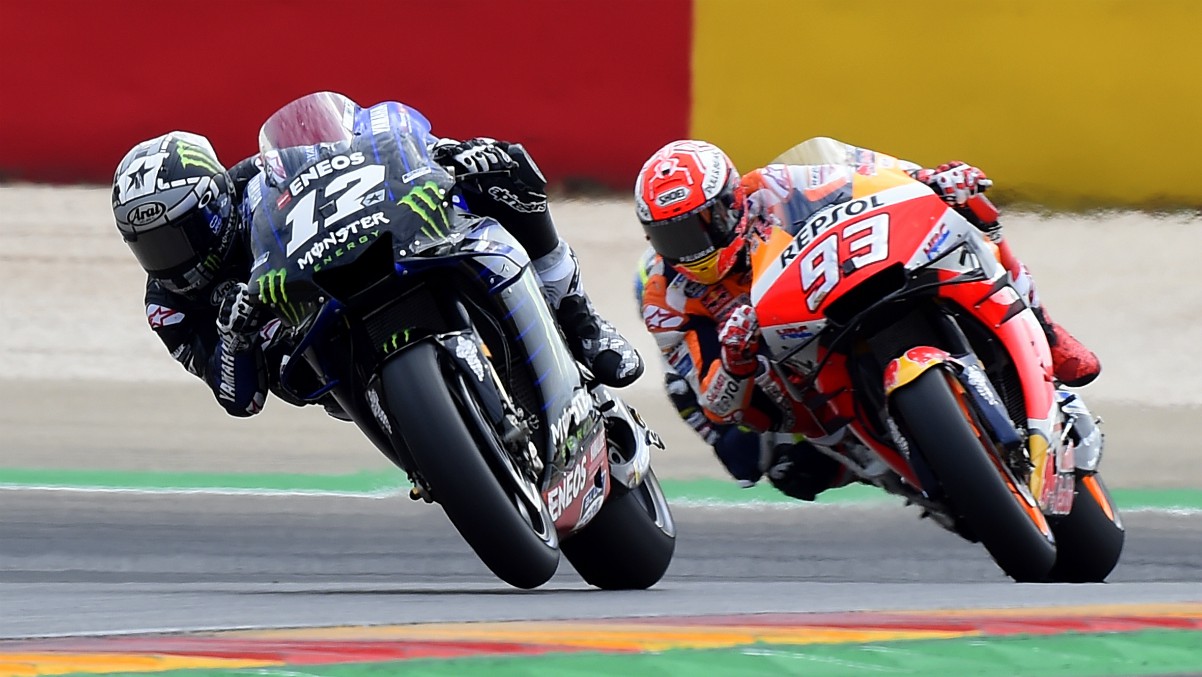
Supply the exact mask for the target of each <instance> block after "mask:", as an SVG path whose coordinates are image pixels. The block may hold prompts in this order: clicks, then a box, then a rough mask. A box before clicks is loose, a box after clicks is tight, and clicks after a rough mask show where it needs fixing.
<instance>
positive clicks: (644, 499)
mask: <svg viewBox="0 0 1202 677" xmlns="http://www.w3.org/2000/svg"><path fill="white" fill-rule="evenodd" d="M675 551H676V524H675V523H674V522H673V521H672V513H671V512H670V511H669V510H668V501H667V500H666V499H665V498H664V494H663V491H661V490H660V486H659V480H658V479H656V477H655V473H654V471H651V470H648V471H647V476H646V477H645V478H644V479H643V482H642V483H641V484H639V485H638V486H637V487H635V488H634V489H631V490H630V491H628V492H626V493H624V494H622V495H621V496H617V497H616V498H615V497H614V496H613V495H612V494H611V496H610V497H609V498H607V500H606V502H605V505H603V506H602V507H601V511H600V512H598V513H597V516H596V517H594V518H593V520H592V521H591V522H589V523H588V524H587V525H585V527H584V529H582V530H580V531H579V532H577V533H575V534H572V535H571V536H569V537H567V538H566V539H564V542H563V554H564V555H565V556H566V557H567V558H568V561H569V562H571V563H572V566H573V567H575V568H576V571H577V572H579V574H580V577H581V578H583V579H584V580H585V582H586V583H588V584H589V585H595V586H597V587H598V588H601V589H603V590H642V589H645V588H649V587H651V586H653V585H655V584H656V583H658V582H659V579H661V578H663V575H664V572H665V571H667V570H668V565H669V564H670V563H671V562H672V554H673V553H674V552H675Z"/></svg>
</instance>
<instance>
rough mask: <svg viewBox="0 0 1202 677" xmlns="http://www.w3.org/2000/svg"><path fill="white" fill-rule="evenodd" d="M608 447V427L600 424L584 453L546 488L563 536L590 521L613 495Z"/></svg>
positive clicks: (545, 495)
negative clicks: (610, 493)
mask: <svg viewBox="0 0 1202 677" xmlns="http://www.w3.org/2000/svg"><path fill="white" fill-rule="evenodd" d="M606 448H607V444H606V437H605V429H604V427H603V426H596V427H595V428H593V430H592V432H591V434H590V435H589V437H588V439H587V441H586V442H585V443H584V445H583V446H582V447H581V448H580V453H578V454H576V456H575V457H574V458H573V459H572V461H571V463H569V464H568V465H567V466H566V467H565V468H564V470H563V472H562V473H561V474H560V475H559V477H558V478H557V479H556V480H555V481H554V482H552V484H551V485H550V486H549V487H547V489H546V490H544V491H543V500H544V501H545V502H546V504H547V509H548V511H550V513H551V519H553V520H555V528H556V531H558V532H559V535H560V536H567V535H568V534H570V533H572V532H573V531H576V530H577V529H580V528H581V527H583V526H584V525H585V524H588V522H589V520H591V519H593V517H595V516H596V515H597V512H598V511H599V510H600V509H601V505H602V503H604V500H605V498H606V496H608V495H609V492H610V475H609V473H608V472H606V467H607V465H608V463H607V460H608V459H607V458H606Z"/></svg>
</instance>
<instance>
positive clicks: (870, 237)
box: [799, 214, 889, 312]
mask: <svg viewBox="0 0 1202 677" xmlns="http://www.w3.org/2000/svg"><path fill="white" fill-rule="evenodd" d="M840 243H843V244H844V245H845V246H846V250H845V251H846V254H844V256H843V257H842V259H841V258H840V256H839V249H840ZM888 256H889V215H888V214H878V215H876V216H873V217H870V218H867V219H864V220H863V221H857V222H856V223H853V224H850V225H848V226H846V227H845V228H843V230H841V231H839V232H836V233H831V234H830V235H828V236H827V237H825V238H823V239H822V240H819V241H818V243H817V244H815V245H814V246H813V247H811V248H810V250H809V251H808V252H806V253H805V255H804V256H802V258H801V263H800V264H799V265H800V267H801V290H802V291H803V292H804V293H805V295H806V307H807V308H809V309H810V312H816V311H817V310H818V306H819V305H821V304H822V300H823V299H824V298H826V295H827V294H829V293H830V291H831V290H832V289H834V288H835V285H837V284H839V280H841V279H842V278H843V276H845V275H851V274H852V273H854V272H855V271H857V270H859V269H860V268H863V267H864V266H867V265H870V264H873V263H876V262H878V261H884V260H885V258H886V257H888ZM841 260H842V261H847V264H845V265H840V261H841Z"/></svg>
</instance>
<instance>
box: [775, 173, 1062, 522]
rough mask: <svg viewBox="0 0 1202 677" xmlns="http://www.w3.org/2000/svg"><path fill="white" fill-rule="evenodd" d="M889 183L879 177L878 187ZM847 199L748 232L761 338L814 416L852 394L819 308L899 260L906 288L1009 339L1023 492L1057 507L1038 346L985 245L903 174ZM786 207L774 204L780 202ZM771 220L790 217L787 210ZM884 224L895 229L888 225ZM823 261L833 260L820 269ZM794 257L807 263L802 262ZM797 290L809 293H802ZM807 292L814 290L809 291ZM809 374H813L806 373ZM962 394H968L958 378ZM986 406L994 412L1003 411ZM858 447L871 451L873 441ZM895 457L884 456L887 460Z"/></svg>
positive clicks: (1049, 401) (1054, 427)
mask: <svg viewBox="0 0 1202 677" xmlns="http://www.w3.org/2000/svg"><path fill="white" fill-rule="evenodd" d="M895 179H896V177H894V176H892V175H890V177H889V178H888V180H887V181H885V183H886V184H887V183H888V182H889V181H894V180H895ZM866 185H867V184H866ZM859 199H860V201H861V204H863V205H864V208H862V209H854V208H851V209H849V208H848V206H847V205H848V204H850V203H841V204H840V205H834V206H831V207H828V208H827V209H824V210H821V211H819V212H817V213H815V214H814V215H812V216H811V217H810V220H808V221H806V222H805V223H804V224H803V225H802V226H801V227H800V228H799V229H798V230H797V233H796V234H795V235H793V236H792V237H790V236H789V233H788V232H787V231H785V230H784V229H782V228H780V227H776V228H770V229H768V231H767V233H766V234H763V235H761V237H759V238H758V239H755V240H753V247H754V248H753V251H752V258H751V260H752V268H753V273H754V283H753V287H752V300H753V303H754V304H755V307H756V310H757V314H758V316H759V318H760V323H761V328H762V332H763V338H764V341H765V344H766V345H767V346H768V347H769V349H770V350H771V353H772V355H773V356H774V358H775V359H777V360H778V361H779V362H781V363H782V364H784V365H785V366H787V367H789V368H791V369H793V370H795V371H796V372H799V373H801V374H811V379H812V380H811V385H812V386H813V388H814V389H815V390H816V391H817V392H818V395H816V396H815V397H816V398H817V399H818V400H820V401H821V402H822V404H823V407H824V408H826V409H828V411H827V412H826V413H825V414H824V415H821V416H820V418H825V419H826V420H828V421H834V422H843V421H855V420H856V411H855V400H854V397H853V394H852V389H851V383H850V382H849V381H848V375H847V373H846V369H845V368H844V366H845V364H846V363H845V361H844V360H843V359H842V356H841V355H839V354H838V353H837V351H832V350H831V347H833V346H831V345H830V344H829V342H830V340H831V339H832V338H833V337H834V336H837V335H838V332H837V331H836V329H837V328H836V327H833V326H832V325H831V324H830V320H829V318H828V317H827V312H828V309H830V308H831V306H832V305H833V304H836V303H838V302H839V300H840V299H841V298H843V295H844V294H845V293H846V292H848V291H850V290H852V289H854V288H855V287H857V286H858V283H859V282H862V281H863V280H865V279H867V278H870V277H871V276H873V275H875V274H877V273H879V272H881V271H882V270H884V269H885V268H887V267H889V266H896V265H898V264H899V260H900V261H904V264H902V265H903V267H904V269H905V270H906V271H907V276H908V277H909V279H910V282H909V283H907V284H908V285H915V286H921V287H930V288H931V289H932V290H933V292H932V293H934V294H936V295H937V296H941V297H944V298H947V299H949V300H953V301H955V302H956V303H957V304H958V305H959V306H961V307H963V308H964V309H965V310H966V311H968V312H969V313H971V314H972V315H974V316H976V317H977V319H978V320H980V321H981V322H982V324H984V325H985V326H986V327H987V328H989V330H990V331H992V332H994V333H995V334H996V335H997V338H998V339H999V340H1000V341H1002V342H1003V343H1005V345H1008V346H1015V347H1016V349H1015V350H1013V351H1010V353H1011V355H1012V357H1013V359H1014V361H1015V368H1016V370H1017V372H1018V374H1019V375H1020V381H1021V386H1022V391H1023V395H1024V405H1025V407H1026V410H1027V420H1026V421H1025V423H1026V425H1027V428H1028V431H1029V435H1028V454H1029V455H1030V457H1031V461H1032V463H1033V465H1034V466H1035V467H1034V469H1033V472H1032V473H1031V476H1030V482H1029V484H1030V488H1031V490H1032V494H1033V495H1034V496H1036V497H1038V498H1039V499H1040V504H1041V506H1042V507H1043V509H1044V510H1045V511H1049V513H1050V512H1051V511H1057V512H1058V511H1059V509H1060V508H1061V507H1062V506H1063V499H1062V496H1063V489H1064V487H1065V486H1068V485H1067V484H1066V482H1065V479H1064V478H1065V477H1066V476H1067V475H1068V473H1069V472H1071V470H1070V469H1071V463H1064V461H1065V460H1066V459H1063V458H1058V457H1059V456H1062V454H1053V453H1049V451H1048V450H1049V448H1050V445H1049V444H1048V440H1055V439H1057V437H1056V433H1057V432H1058V431H1059V426H1060V423H1059V421H1060V418H1059V416H1058V412H1057V411H1056V410H1055V402H1054V398H1053V392H1054V389H1053V383H1052V377H1051V359H1050V352H1049V349H1048V347H1047V343H1046V339H1045V338H1044V336H1043V334H1042V330H1041V329H1040V327H1039V325H1038V322H1037V321H1036V319H1035V317H1034V315H1033V313H1032V312H1031V311H1030V309H1029V308H1028V307H1027V306H1026V303H1025V301H1024V300H1023V299H1022V298H1021V297H1020V296H1019V295H1018V294H1017V292H1016V291H1015V290H1014V289H1013V287H1012V286H1011V285H1010V283H1009V277H1008V274H1007V273H1006V272H1005V270H1004V269H1003V268H1002V267H1001V266H1000V265H999V264H998V263H997V261H996V248H995V247H993V246H992V245H991V244H990V243H988V242H987V241H985V240H984V239H983V238H982V237H981V236H980V234H979V233H978V232H977V231H976V230H975V228H973V227H972V226H971V224H969V223H968V222H967V221H965V220H964V219H963V217H961V216H959V215H958V214H957V213H956V212H955V211H954V210H951V209H949V208H948V207H947V206H946V205H945V204H944V203H943V202H942V200H940V199H939V198H938V197H937V196H935V195H934V194H933V193H932V192H931V191H930V190H929V189H928V188H927V187H925V186H923V185H922V184H919V183H918V182H915V181H910V183H909V185H906V184H904V182H903V184H902V185H895V186H892V187H889V188H886V189H885V190H884V191H882V192H880V193H878V194H876V195H875V196H866V197H864V198H859ZM787 205H788V203H787V202H786V203H785V207H786V208H787ZM851 212H856V213H851ZM874 219H875V220H877V223H878V224H887V225H880V226H878V233H877V234H874V237H875V238H880V239H883V240H887V242H888V250H887V252H886V255H885V256H882V257H879V258H875V257H870V258H871V260H868V261H867V265H854V266H849V265H847V263H848V262H850V261H851V260H852V259H853V258H855V257H856V256H860V257H861V258H862V257H863V256H864V254H865V252H866V251H867V250H869V249H870V247H867V246H866V244H865V243H864V242H862V241H861V238H863V235H861V234H862V233H865V232H871V231H872V228H873V226H869V225H867V224H868V223H871V222H872V220H874ZM779 222H780V223H791V221H790V220H789V217H788V216H787V215H786V216H785V217H784V218H781V219H780V220H779ZM893 224H897V227H891V226H892V225H893ZM848 231H852V232H851V233H850V234H851V235H852V236H853V237H848ZM761 232H762V231H761ZM857 235H859V237H855V236H857ZM857 244H858V245H859V246H858V247H857V246H856V245H857ZM872 244H874V243H872ZM826 257H830V259H831V260H833V261H834V262H838V263H842V264H843V265H836V266H832V265H831V262H830V261H827V260H826ZM807 259H808V260H807ZM806 263H809V268H808V270H807V269H806V268H805V267H804V264H806ZM861 263H864V261H863V260H861ZM824 275H829V276H831V277H834V278H837V279H836V281H835V282H834V283H833V284H830V283H828V281H824V280H823V279H822V278H823V276H824ZM818 282H822V284H821V285H819V284H817V283H818ZM845 282H847V284H844V283H845ZM821 287H825V289H822V288H821ZM807 289H808V290H809V291H810V292H811V294H810V296H809V297H807V295H806V292H807ZM816 291H817V292H818V298H817V299H814V292H816ZM801 298H809V300H810V302H809V303H798V299H801ZM824 337H826V338H824ZM1032 347H1034V350H1032ZM824 365H825V368H824ZM815 370H817V373H811V372H814V371H815ZM965 390H966V391H967V392H969V393H974V392H976V391H975V389H974V388H972V387H971V386H967V385H966V386H965ZM970 397H972V395H971V394H970ZM994 408H995V409H996V407H994ZM994 413H998V414H999V416H1004V415H1005V411H1004V410H1003V409H999V410H998V412H994ZM990 418H993V417H990ZM1006 420H1008V418H1006ZM996 426H997V428H998V430H999V434H1000V436H1001V438H1002V439H1004V440H1006V441H1007V442H1012V439H1011V436H1009V435H1007V433H1006V431H1005V430H1004V428H1008V426H1003V425H1001V424H1000V423H997V424H996ZM852 427H853V430H855V431H856V432H857V434H858V435H859V436H860V437H861V438H862V439H863V440H865V443H866V444H869V443H870V441H875V440H872V434H871V433H870V432H869V431H867V429H865V428H864V427H863V426H862V425H854V424H853V426H852ZM828 430H829V428H828ZM870 446H873V448H874V449H877V448H879V447H880V446H881V445H879V444H877V445H872V444H870ZM896 460H897V459H896V457H895V458H894V459H892V460H891V459H890V458H888V457H886V461H887V462H889V464H890V465H891V466H894V467H895V463H896ZM895 469H896V467H895ZM903 476H906V474H905V473H903ZM911 477H912V475H911Z"/></svg>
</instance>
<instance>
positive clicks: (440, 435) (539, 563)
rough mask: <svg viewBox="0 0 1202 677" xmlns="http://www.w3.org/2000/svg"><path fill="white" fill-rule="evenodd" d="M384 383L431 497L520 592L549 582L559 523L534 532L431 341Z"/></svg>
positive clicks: (385, 373)
mask: <svg viewBox="0 0 1202 677" xmlns="http://www.w3.org/2000/svg"><path fill="white" fill-rule="evenodd" d="M381 382H382V384H383V386H384V395H385V398H386V400H387V403H388V408H389V411H390V413H391V414H392V416H393V419H394V420H395V421H396V423H397V425H398V426H399V430H400V431H401V435H402V436H403V437H404V438H405V443H406V446H408V447H409V452H410V453H411V454H412V456H413V459H414V462H415V463H416V464H417V469H418V471H419V472H420V473H421V475H422V478H423V479H424V480H425V482H426V484H427V486H428V488H429V490H430V493H431V494H432V495H433V497H434V500H435V501H437V502H438V504H439V505H440V506H442V509H443V511H444V512H446V514H447V517H448V518H450V520H451V523H452V524H454V525H455V528H456V529H457V530H458V531H459V533H460V535H462V536H463V539H464V540H465V541H467V544H468V545H469V546H471V548H472V550H474V551H475V552H476V555H477V556H478V557H479V558H480V560H481V561H482V562H484V564H485V566H487V567H488V568H489V569H490V570H492V572H493V573H494V574H496V575H497V577H499V578H500V579H501V580H503V581H505V582H506V583H509V584H510V585H512V586H514V587H517V588H525V589H530V588H536V587H538V586H540V585H542V584H543V583H546V582H547V581H548V580H550V578H551V576H553V575H554V574H555V570H556V569H557V568H558V566H559V548H558V537H557V536H556V533H555V529H554V526H553V525H552V526H551V527H550V529H549V533H547V531H548V530H547V529H543V530H542V531H543V532H544V533H543V534H541V535H540V533H538V530H536V529H534V528H532V526H531V523H530V521H528V520H529V519H530V516H528V515H524V514H523V512H522V507H521V505H520V502H518V501H516V500H514V499H513V498H512V497H511V494H512V492H511V491H510V489H509V488H508V487H507V486H506V482H507V479H506V478H504V477H500V476H498V474H497V472H495V471H494V469H493V466H491V465H490V464H489V463H488V461H487V460H486V458H485V456H484V454H487V453H491V452H490V451H488V450H485V449H481V448H480V445H479V444H478V443H477V441H476V438H475V437H474V436H473V434H472V430H471V429H469V428H468V425H469V424H468V423H467V422H468V421H473V420H474V419H475V417H474V416H473V415H472V414H471V413H470V412H466V411H462V410H461V409H460V405H458V404H456V401H455V399H454V398H453V397H452V395H451V393H450V391H449V389H448V381H447V379H446V378H445V377H444V375H443V373H442V369H441V368H440V365H439V352H438V349H437V348H436V347H435V346H434V345H433V344H431V343H428V342H424V343H419V344H417V345H414V346H412V347H410V348H408V349H406V350H405V351H404V352H403V353H401V354H399V355H397V356H396V357H394V358H393V359H392V360H390V361H389V362H388V363H387V364H385V365H384V368H383V370H382V373H381ZM468 397H470V394H469V395H468ZM469 406H470V404H469ZM483 432H484V433H487V434H495V433H493V432H492V431H483ZM542 516H546V511H545V509H544V510H542ZM537 517H538V516H535V518H537Z"/></svg>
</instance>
